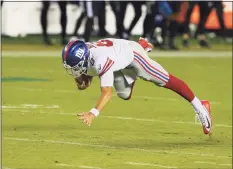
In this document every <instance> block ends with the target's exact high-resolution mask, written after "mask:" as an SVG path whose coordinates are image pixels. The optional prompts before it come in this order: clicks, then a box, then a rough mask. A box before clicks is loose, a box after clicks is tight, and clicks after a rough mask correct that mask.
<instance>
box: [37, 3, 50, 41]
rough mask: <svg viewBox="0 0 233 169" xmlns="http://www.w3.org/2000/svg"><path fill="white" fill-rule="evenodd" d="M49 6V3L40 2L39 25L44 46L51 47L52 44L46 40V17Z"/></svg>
mask: <svg viewBox="0 0 233 169" xmlns="http://www.w3.org/2000/svg"><path fill="white" fill-rule="evenodd" d="M49 5H50V2H49V1H42V11H41V15H40V23H41V27H42V34H43V40H44V43H45V44H46V45H52V43H51V42H50V40H49V38H48V34H47V17H48V16H47V14H48V10H49Z"/></svg>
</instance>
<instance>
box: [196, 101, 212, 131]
mask: <svg viewBox="0 0 233 169" xmlns="http://www.w3.org/2000/svg"><path fill="white" fill-rule="evenodd" d="M201 103H202V105H203V109H202V110H201V111H200V112H198V113H197V114H198V118H199V120H200V122H201V124H202V128H203V132H204V133H205V134H210V133H211V130H212V117H211V114H210V102H209V101H207V100H202V101H201Z"/></svg>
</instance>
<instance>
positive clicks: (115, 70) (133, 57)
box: [62, 38, 212, 134]
mask: <svg viewBox="0 0 233 169" xmlns="http://www.w3.org/2000/svg"><path fill="white" fill-rule="evenodd" d="M151 50H152V45H151V44H150V43H148V41H147V40H145V39H143V38H140V39H139V41H138V42H135V41H129V40H123V39H113V38H109V39H102V40H99V41H97V42H93V43H90V42H87V43H85V42H84V41H81V40H75V41H70V42H69V43H68V44H67V45H66V46H65V47H64V49H63V51H62V62H63V65H64V68H65V69H66V70H67V72H69V73H70V74H71V75H72V76H73V77H74V79H75V81H76V84H77V87H78V89H80V90H84V89H86V88H87V87H88V86H90V84H91V80H92V77H94V76H98V77H99V79H100V87H101V94H100V96H99V99H98V100H97V102H96V105H95V107H93V108H92V109H90V110H89V111H87V112H83V113H80V114H78V116H79V119H80V120H82V121H83V122H84V123H85V124H87V125H88V126H90V125H91V123H92V121H93V120H94V119H95V118H96V117H97V116H98V115H99V114H100V112H101V110H102V109H103V108H104V107H105V105H106V104H107V103H108V102H109V101H110V99H111V96H112V91H113V88H115V90H116V93H117V95H118V96H119V97H120V98H122V99H124V100H129V99H130V98H131V95H132V91H133V86H134V84H135V82H136V80H137V78H141V79H143V80H145V81H146V82H151V83H154V84H155V85H157V86H159V87H163V88H167V89H170V90H172V91H174V92H176V93H177V94H179V95H180V96H182V97H183V98H184V99H186V100H187V101H188V102H189V103H191V105H192V106H193V108H194V111H195V112H196V113H197V115H198V117H199V119H200V122H201V124H202V128H203V132H204V133H205V134H209V133H210V132H211V129H212V118H211V114H210V103H209V102H208V101H206V100H205V101H204V100H203V101H201V100H199V99H198V98H197V97H196V96H195V95H194V93H193V92H192V90H191V89H190V88H189V87H188V86H187V84H186V83H185V82H184V81H182V80H180V79H179V78H177V77H175V76H174V75H172V74H170V73H168V72H167V71H166V70H165V69H164V68H163V67H162V66H161V65H160V64H159V63H157V62H156V61H154V60H152V59H151V58H149V56H148V55H147V52H150V51H151Z"/></svg>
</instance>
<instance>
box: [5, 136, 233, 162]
mask: <svg viewBox="0 0 233 169" xmlns="http://www.w3.org/2000/svg"><path fill="white" fill-rule="evenodd" d="M3 139H5V140H14V141H25V142H42V143H49V144H67V145H76V146H80V147H96V148H107V149H114V150H119V149H121V150H126V151H137V152H149V153H158V154H161V153H166V154H175V155H182V156H187V155H192V156H203V157H213V158H226V159H231V157H228V156H218V155H216V154H205V153H192V152H184V151H183V152H182V151H169V150H156V149H143V148H134V147H129V148H126V147H115V146H111V145H105V144H88V143H79V142H70V141H59V140H44V139H40V140H37V139H28V138H16V137H3Z"/></svg>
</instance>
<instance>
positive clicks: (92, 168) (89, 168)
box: [79, 165, 102, 169]
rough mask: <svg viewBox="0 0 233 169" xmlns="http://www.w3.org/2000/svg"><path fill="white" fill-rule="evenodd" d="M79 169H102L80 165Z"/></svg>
mask: <svg viewBox="0 0 233 169" xmlns="http://www.w3.org/2000/svg"><path fill="white" fill-rule="evenodd" d="M79 168H88V169H102V168H100V167H93V166H85V165H80V166H79Z"/></svg>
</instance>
